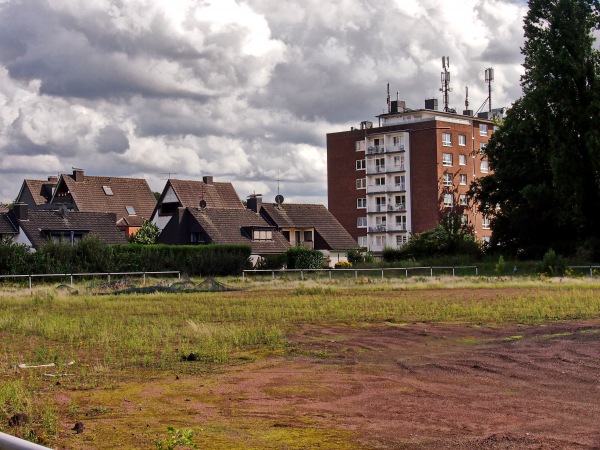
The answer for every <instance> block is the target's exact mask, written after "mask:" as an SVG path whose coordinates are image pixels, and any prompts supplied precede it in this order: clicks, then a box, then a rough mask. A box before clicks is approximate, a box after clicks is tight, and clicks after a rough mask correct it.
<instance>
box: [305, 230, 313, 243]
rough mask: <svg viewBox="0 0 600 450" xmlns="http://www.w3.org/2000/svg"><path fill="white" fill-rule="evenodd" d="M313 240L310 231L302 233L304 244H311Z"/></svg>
mask: <svg viewBox="0 0 600 450" xmlns="http://www.w3.org/2000/svg"><path fill="white" fill-rule="evenodd" d="M312 240H313V238H312V231H305V232H304V242H312Z"/></svg>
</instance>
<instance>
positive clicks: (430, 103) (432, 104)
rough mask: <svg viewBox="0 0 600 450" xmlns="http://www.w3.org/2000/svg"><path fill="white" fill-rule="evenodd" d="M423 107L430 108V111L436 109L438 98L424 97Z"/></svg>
mask: <svg viewBox="0 0 600 450" xmlns="http://www.w3.org/2000/svg"><path fill="white" fill-rule="evenodd" d="M425 109H430V110H432V111H437V110H438V100H437V98H426V99H425Z"/></svg>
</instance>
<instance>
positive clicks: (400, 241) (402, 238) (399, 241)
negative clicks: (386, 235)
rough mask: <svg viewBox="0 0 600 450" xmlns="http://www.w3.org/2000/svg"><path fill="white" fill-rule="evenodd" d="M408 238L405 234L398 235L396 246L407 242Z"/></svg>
mask: <svg viewBox="0 0 600 450" xmlns="http://www.w3.org/2000/svg"><path fill="white" fill-rule="evenodd" d="M407 240H408V238H407V236H406V235H405V234H399V235H397V236H396V246H398V247H400V246H402V245H404V244H406V242H407Z"/></svg>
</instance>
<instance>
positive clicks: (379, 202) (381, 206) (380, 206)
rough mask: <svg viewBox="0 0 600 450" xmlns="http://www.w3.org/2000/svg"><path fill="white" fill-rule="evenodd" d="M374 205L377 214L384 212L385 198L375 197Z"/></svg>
mask: <svg viewBox="0 0 600 450" xmlns="http://www.w3.org/2000/svg"><path fill="white" fill-rule="evenodd" d="M375 205H376V206H377V212H382V211H385V197H375Z"/></svg>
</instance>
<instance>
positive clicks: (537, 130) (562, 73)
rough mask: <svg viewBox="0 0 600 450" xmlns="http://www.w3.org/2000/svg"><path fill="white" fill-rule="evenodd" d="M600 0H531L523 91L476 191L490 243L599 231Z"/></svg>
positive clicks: (551, 240) (536, 247) (564, 244)
mask: <svg viewBox="0 0 600 450" xmlns="http://www.w3.org/2000/svg"><path fill="white" fill-rule="evenodd" d="M599 11H600V6H599V4H598V0H529V11H528V13H527V15H526V17H525V21H524V31H525V45H524V47H523V48H522V53H523V55H524V57H525V60H524V64H523V66H524V68H525V73H524V75H523V76H522V78H521V86H522V88H523V96H522V97H521V99H519V100H518V101H517V102H516V103H515V104H514V105H513V107H512V108H511V110H510V111H509V113H508V116H507V118H506V120H505V122H504V124H503V125H502V126H501V127H500V129H499V130H498V131H497V132H496V133H495V134H494V136H493V137H492V139H491V141H490V143H489V145H488V147H487V149H486V150H485V154H486V155H487V157H488V159H489V164H490V167H491V168H492V169H493V171H494V172H493V173H492V174H491V175H489V176H488V177H485V178H481V179H480V180H478V181H477V182H476V183H475V184H474V185H473V187H472V193H473V194H474V196H475V199H476V200H477V201H478V202H479V204H480V209H481V210H482V211H483V212H484V213H489V214H492V215H494V216H495V217H494V218H493V219H492V223H491V225H492V230H493V237H492V244H493V245H494V244H495V245H499V246H501V247H503V248H506V249H510V250H513V251H515V250H517V249H524V250H526V251H527V252H528V253H529V254H530V255H531V256H538V255H539V254H540V253H543V252H545V251H546V250H547V249H548V248H549V247H554V248H555V249H557V250H560V251H562V252H563V253H566V252H569V251H572V250H574V249H575V247H576V246H577V245H581V244H582V243H583V242H584V241H585V240H586V239H590V238H600V226H599V224H600V57H599V53H598V51H597V50H596V49H594V42H595V39H594V35H593V32H594V30H597V29H598V24H599V15H598V13H599Z"/></svg>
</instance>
